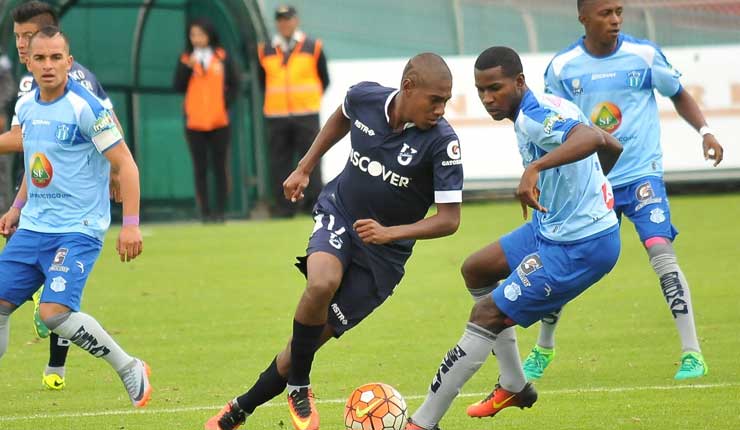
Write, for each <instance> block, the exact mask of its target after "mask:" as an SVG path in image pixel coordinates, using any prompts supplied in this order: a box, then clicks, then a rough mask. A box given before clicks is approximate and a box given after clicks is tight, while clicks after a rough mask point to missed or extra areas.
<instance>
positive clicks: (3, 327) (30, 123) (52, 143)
mask: <svg viewBox="0 0 740 430" xmlns="http://www.w3.org/2000/svg"><path fill="white" fill-rule="evenodd" d="M72 61H73V59H72V56H71V55H69V42H68V40H67V38H66V36H64V35H63V34H62V33H61V32H60V31H59V29H58V28H57V27H52V26H50V27H44V28H43V29H41V30H40V31H39V32H38V33H36V35H34V36H33V37H32V38H31V42H30V57H29V61H28V63H27V65H28V68H29V70H30V71H31V73H33V75H34V78H35V79H36V81H37V82H38V84H39V87H38V88H37V89H35V90H33V91H31V92H29V93H28V94H27V95H25V96H23V97H22V98H21V99H20V100H19V101H18V103H17V104H16V115H17V116H18V120H19V123H20V125H21V129H22V132H23V147H24V162H25V164H26V180H27V187H28V193H27V197H28V201H27V204H26V205H25V207H24V209H23V211H22V213H21V212H20V210H19V209H18V208H16V207H14V208H11V210H10V211H8V213H6V214H5V215H4V216H3V217H2V218H0V232H2V233H3V234H7V233H8V230H9V229H10V228H11V226H14V225H16V223H18V221H19V218H20V223H19V224H18V225H19V227H18V230H17V231H16V232H15V234H14V235H13V236H12V237H11V239H10V240H9V241H8V243H7V245H6V247H5V249H4V250H3V252H2V254H0V357H1V356H2V355H3V354H4V352H5V350H6V349H7V345H8V336H9V318H10V314H11V313H12V312H13V311H14V310H15V309H16V308H17V307H18V306H20V305H21V304H23V303H24V302H25V301H27V300H28V299H29V298H30V297H31V295H32V294H33V292H34V291H35V290H36V289H37V288H38V285H40V284H43V285H44V287H45V288H44V291H43V293H42V295H41V300H40V301H41V305H40V314H41V318H42V319H43V321H44V323H45V324H46V326H47V327H49V328H50V329H51V330H52V331H53V332H54V333H56V334H58V335H59V336H61V337H64V338H66V339H69V340H70V341H71V342H72V343H74V344H75V345H77V346H79V347H80V348H82V349H84V350H86V351H88V352H89V353H90V354H92V355H93V356H94V357H98V358H103V359H104V360H106V361H107V362H108V363H109V364H110V365H111V366H112V367H113V368H114V369H115V370H116V372H118V375H119V377H120V378H121V380H122V381H123V384H124V386H125V388H126V390H127V391H128V394H129V397H130V399H131V402H132V403H133V405H134V406H135V407H142V406H145V405H146V403H147V402H148V400H149V397H150V395H151V391H152V390H151V386H150V384H149V380H148V373H149V368H148V366H147V365H146V363H144V362H143V361H141V360H139V359H138V358H134V357H131V356H130V355H128V354H127V353H126V352H125V351H124V350H123V349H122V348H121V347H120V346H119V345H118V344H117V343H116V342H115V341H114V340H113V339H112V338H111V336H110V335H109V334H108V333H107V332H106V331H105V330H104V329H103V328H102V327H101V326H100V324H99V323H98V322H97V321H96V320H95V319H94V318H93V317H91V316H90V315H87V314H85V313H83V312H80V311H79V308H80V302H81V296H82V290H83V288H84V285H85V282H86V280H87V277H88V276H89V275H90V272H91V271H92V269H93V267H94V265H95V261H96V260H97V258H98V255H99V254H100V250H101V248H102V244H103V242H102V241H103V237H104V235H105V232H106V231H107V229H108V227H109V225H110V202H109V200H108V198H109V194H108V181H109V177H110V171H111V170H114V171H116V172H118V173H120V177H121V194H122V199H123V218H124V221H123V227H122V228H121V232H120V234H119V237H118V242H117V246H116V248H117V250H118V253H119V255H120V257H121V261H129V260H131V259H133V258H136V257H137V256H138V255H139V254H140V253H141V250H142V239H141V232H140V230H139V227H138V214H139V179H138V178H139V174H138V169H137V167H136V164H135V163H134V160H133V158H131V156H130V153H129V152H128V151H126V150H125V149H124V145H125V143H124V142H123V139H122V138H121V134H120V132H119V130H118V128H117V126H116V124H115V121H113V118H112V115H111V113H110V111H109V110H108V109H106V108H105V107H103V105H102V104H101V101H100V100H99V99H98V98H97V97H95V96H94V95H92V94H91V93H90V92H89V91H88V90H87V89H85V88H84V87H82V85H80V84H79V83H78V82H76V81H75V80H73V79H70V78H69V76H68V72H69V69H70V67H71V66H72Z"/></svg>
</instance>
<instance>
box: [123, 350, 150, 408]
mask: <svg viewBox="0 0 740 430" xmlns="http://www.w3.org/2000/svg"><path fill="white" fill-rule="evenodd" d="M151 374H152V371H151V369H150V368H149V365H148V364H146V363H145V362H143V361H142V360H139V359H138V358H135V359H134V360H133V361H132V362H131V363H129V364H127V365H126V367H124V368H123V369H121V371H120V372H118V376H120V377H121V381H122V382H123V386H124V387H125V388H126V391H128V396H129V398H130V399H131V403H132V404H133V405H134V407H135V408H143V407H144V406H146V404H147V403H148V402H149V399H150V398H151V396H152V386H151V384H150V383H149V375H151Z"/></svg>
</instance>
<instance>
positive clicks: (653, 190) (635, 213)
mask: <svg viewBox="0 0 740 430" xmlns="http://www.w3.org/2000/svg"><path fill="white" fill-rule="evenodd" d="M614 211H615V212H616V213H617V216H618V217H619V219H620V221H621V219H622V213H624V215H626V216H627V218H629V219H630V221H632V223H634V224H635V230H637V234H638V235H639V236H640V241H641V242H643V243H644V242H645V241H646V240H648V239H650V238H651V237H665V238H667V239H670V240H671V241H673V239H675V238H676V235H678V230H676V228H675V227H674V226H673V224H671V209H670V207H669V206H668V195H667V194H666V191H665V183H664V182H663V179H662V178H658V177H655V176H647V177H644V178H642V179H640V180H638V181H635V182H632V183H629V184H626V185H623V186H620V187H619V188H614Z"/></svg>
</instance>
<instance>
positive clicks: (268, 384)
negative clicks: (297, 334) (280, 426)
mask: <svg viewBox="0 0 740 430" xmlns="http://www.w3.org/2000/svg"><path fill="white" fill-rule="evenodd" d="M287 383H288V381H287V380H286V379H285V378H283V377H282V376H280V374H279V373H278V370H277V357H275V359H274V360H272V363H270V365H269V366H268V367H267V369H265V371H264V372H262V373H260V377H259V378H258V379H257V382H255V383H254V385H252V388H250V389H249V391H247V392H246V393H244V394H242V395H241V396H239V397H237V398H236V403H237V404H238V405H239V407H240V408H242V410H243V411H244V412H246V413H248V414H252V413H254V410H255V409H257V407H258V406H261V405H263V404H265V403H267V402H269V401H270V400H272V399H273V398H275V397H276V396H278V395H280V393H282V392H283V390H285V385H286V384H287Z"/></svg>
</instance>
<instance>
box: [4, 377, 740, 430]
mask: <svg viewBox="0 0 740 430" xmlns="http://www.w3.org/2000/svg"><path fill="white" fill-rule="evenodd" d="M738 386H740V383H720V384H694V385H649V386H644V387H591V388H565V389H560V390H544V391H540V393H541V394H547V395H557V394H564V395H568V394H583V393H624V392H632V391H671V390H687V389H697V390H698V389H712V388H726V387H738ZM488 394H489V393H461V394H460V395H459V396H458V397H481V396H486V395H488ZM404 397H405V398H406V399H409V400H418V399H423V398H425V397H426V394H414V395H410V396H404ZM345 401H346V399H317V400H316V403H317V404H328V403H344V402H345ZM282 405H283V403H276V402H270V403H267V404H265V405H263V407H273V406H282ZM221 407H223V405H214V406H186V407H181V408H163V409H119V410H109V411H101V412H78V413H58V414H34V415H16V416H5V417H0V422H9V421H23V420H38V419H48V418H87V417H104V416H114V415H135V414H139V415H153V414H174V413H180V412H192V411H205V410H212V411H214V412H216V411H218V410H219V409H221Z"/></svg>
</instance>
